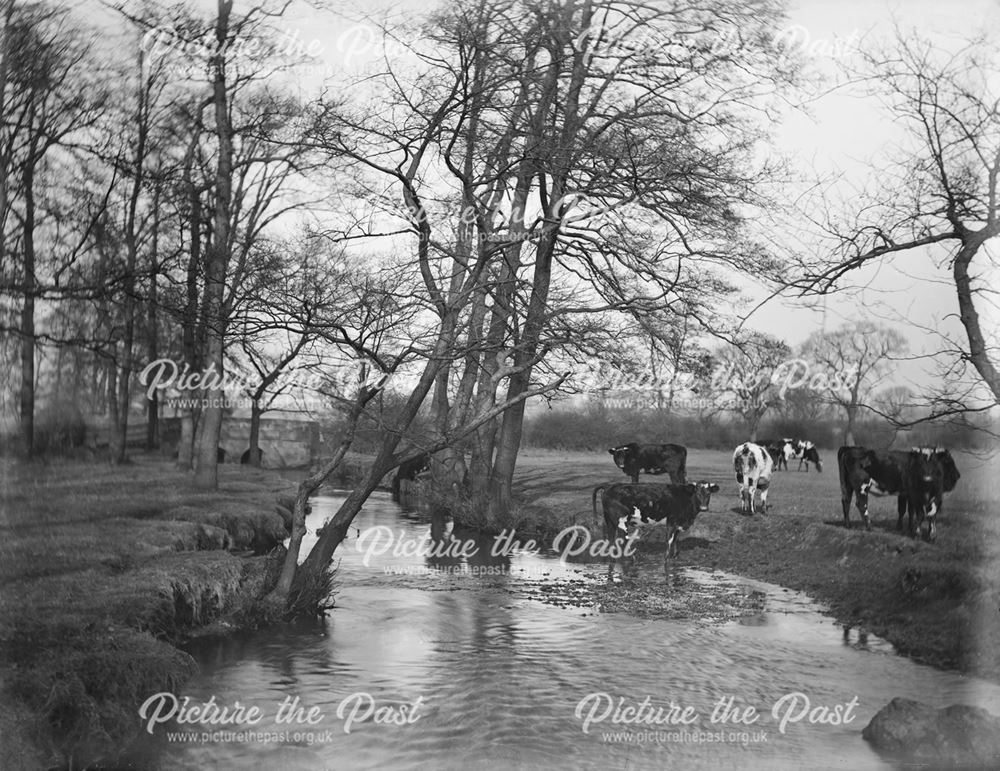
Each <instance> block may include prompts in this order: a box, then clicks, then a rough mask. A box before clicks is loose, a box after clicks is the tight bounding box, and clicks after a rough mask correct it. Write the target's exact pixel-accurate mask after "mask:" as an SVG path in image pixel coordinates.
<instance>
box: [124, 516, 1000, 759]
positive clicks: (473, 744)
mask: <svg viewBox="0 0 1000 771" xmlns="http://www.w3.org/2000/svg"><path fill="white" fill-rule="evenodd" d="M336 505H337V500H336V499H333V500H329V501H318V502H317V504H316V506H315V509H314V514H313V515H312V517H311V518H310V522H309V525H308V526H309V529H310V531H314V530H315V529H316V528H317V527H319V526H320V525H321V524H322V522H323V520H324V519H325V518H326V517H328V516H330V515H331V514H332V512H333V511H335V506H336ZM331 509H332V510H331ZM358 524H359V527H360V530H361V532H362V533H364V532H365V530H366V529H368V528H371V527H376V526H387V527H390V528H391V529H392V530H393V531H394V532H395V533H396V534H397V537H402V538H405V539H424V538H426V539H427V541H428V542H431V541H433V540H434V538H435V536H437V537H439V539H440V540H444V538H445V536H444V534H443V529H441V530H437V529H434V530H433V532H432V528H433V523H429V522H426V521H421V520H418V519H414V518H408V517H404V516H399V515H398V512H397V509H396V508H395V507H394V506H393V505H392V504H391V503H390V502H389V501H388V500H381V499H375V500H373V501H372V502H371V503H370V504H369V506H368V507H367V508H366V511H365V512H363V514H362V515H361V517H359V520H358ZM451 536H452V537H453V538H455V539H465V538H467V537H468V538H473V539H475V536H474V535H473V534H469V533H465V532H463V531H460V530H457V529H456V530H455V531H453V532H452V534H451ZM359 540H360V539H358V538H357V537H356V536H355V537H353V538H352V540H351V541H349V542H346V543H345V544H344V546H343V547H342V549H341V553H340V554H339V556H340V558H341V567H340V572H339V575H338V580H339V582H340V586H339V589H340V592H339V594H338V607H337V608H336V609H335V610H334V611H333V612H332V614H331V615H330V616H329V617H328V618H327V619H324V620H320V621H315V622H299V623H296V624H293V625H288V626H283V627H277V628H274V629H267V630H262V631H260V632H257V633H253V634H244V635H238V636H236V637H232V638H227V639H223V640H219V641H213V642H211V643H207V642H205V643H199V644H197V645H193V646H192V647H191V652H192V655H194V656H195V657H196V659H197V660H198V662H199V665H200V666H201V670H202V673H201V675H200V677H198V678H197V679H196V680H195V681H193V682H192V683H189V684H188V685H187V686H185V688H184V690H183V695H188V696H191V697H192V698H193V699H208V698H209V697H210V696H212V695H215V696H216V697H217V699H218V700H220V701H229V702H231V701H232V700H233V699H239V700H241V702H243V703H251V704H260V705H261V706H262V707H266V708H267V709H266V710H265V711H266V712H268V713H269V719H270V720H271V722H270V723H269V724H267V725H262V726H261V728H262V729H268V730H275V731H277V730H279V729H280V728H281V727H280V726H278V725H276V724H274V722H273V716H274V711H275V709H274V708H275V705H277V704H279V703H281V701H282V700H283V699H285V698H286V697H290V696H291V697H298V698H299V699H300V701H301V703H302V704H303V705H304V706H307V707H312V706H318V707H320V708H321V711H322V713H323V715H324V719H323V722H322V723H321V724H320V725H319V726H318V727H317V729H322V731H324V732H328V734H324V735H323V736H324V738H323V740H322V741H321V740H320V739H319V738H317V736H313V737H312V739H311V740H309V739H308V738H301V737H300V739H299V740H295V739H294V737H292V738H289V739H288V740H286V741H281V742H272V743H269V744H261V743H260V742H247V741H244V742H235V741H207V742H196V743H194V744H187V743H178V742H173V743H168V742H166V741H165V740H164V739H163V738H162V734H161V736H160V738H158V739H156V740H153V741H148V742H146V743H145V744H143V745H141V746H140V747H138V748H137V753H138V754H139V756H141V758H142V762H141V763H139V765H140V767H143V768H155V767H159V768H162V769H168V768H169V769H173V768H213V767H214V768H243V767H246V768H265V767H267V768H274V767H280V768H282V769H283V771H295V770H296V769H319V768H333V767H336V768H351V769H355V768H358V769H363V768H372V769H376V768H378V769H382V768H392V769H396V768H400V769H409V768H413V769H418V768H420V769H422V768H427V767H429V766H430V767H437V768H480V767H482V768H495V767H519V768H583V769H590V768H594V769H597V768H602V769H604V768H609V767H610V768H630V769H631V768H637V769H642V768H663V767H666V766H671V767H679V768H711V769H716V768H734V769H735V768H761V769H763V768H767V769H773V768H779V769H780V768H789V769H792V768H795V769H798V768H803V767H830V766H831V765H837V766H838V767H842V768H851V769H866V768H870V769H876V768H887V766H886V765H885V763H884V762H883V761H882V760H881V759H880V758H879V757H878V756H876V755H875V754H874V753H873V752H872V751H871V750H870V749H869V748H868V746H867V745H866V744H865V743H864V742H863V741H862V739H861V738H860V731H861V728H863V727H864V725H866V724H867V722H868V720H870V718H871V717H872V715H873V714H874V713H875V712H876V711H877V710H878V709H879V708H881V707H882V706H883V705H884V704H885V703H887V702H888V701H889V700H890V699H891V698H892V697H894V696H904V697H907V698H914V699H918V700H922V701H926V702H929V703H933V704H938V705H945V704H949V703H953V702H965V703H978V704H980V705H982V706H986V707H987V708H991V709H992V710H993V711H995V712H1000V688H997V687H996V686H992V685H988V684H985V683H979V682H977V681H974V680H971V679H967V678H961V677H957V676H955V675H953V674H950V673H945V672H938V671H935V670H932V669H930V668H928V667H923V666H920V665H917V664H914V663H913V662H910V661H908V660H906V659H903V658H900V657H897V656H890V655H873V654H872V653H871V650H872V649H873V648H874V649H878V643H879V642H880V641H877V639H876V638H874V636H872V635H868V636H867V638H866V639H865V640H864V642H863V639H862V636H861V633H860V632H855V631H852V630H841V629H839V628H837V627H836V626H835V625H834V624H833V623H832V622H831V621H830V620H829V619H828V618H826V617H824V616H821V615H820V614H818V613H817V612H816V607H817V606H816V604H815V603H813V602H812V601H810V600H809V598H807V597H805V596H803V595H800V594H798V593H795V592H788V591H785V590H781V589H780V588H778V587H773V586H768V585H766V584H759V583H757V582H742V581H741V582H740V583H741V584H742V585H746V584H749V585H750V586H751V587H753V588H754V589H755V590H757V591H759V592H761V593H762V597H763V602H762V607H763V610H761V611H760V612H759V613H755V614H754V615H752V616H749V617H748V618H747V619H744V621H743V622H742V623H739V624H736V623H731V624H709V623H704V622H700V621H697V620H695V621H692V620H686V621H664V620H650V619H642V618H635V617H631V616H627V615H621V614H598V615H588V614H585V613H582V612H581V609H580V608H565V609H564V608H558V607H552V606H550V605H545V604H542V603H540V602H537V601H536V600H533V599H531V598H530V594H529V593H526V592H525V591H524V587H525V586H526V585H529V584H530V585H538V584H546V582H548V583H550V584H553V585H555V582H562V583H563V584H569V583H571V582H572V583H573V585H576V586H579V585H581V584H582V583H584V582H587V581H592V582H603V572H604V569H605V566H604V565H602V564H600V563H598V564H595V565H591V566H581V565H579V564H567V565H564V564H560V562H559V561H558V560H557V559H554V558H552V557H550V556H546V555H544V554H537V553H529V552H526V551H523V550H519V549H513V550H512V551H511V553H510V554H505V555H494V554H492V553H491V546H492V543H493V541H492V539H480V540H479V541H476V544H477V546H481V547H483V548H478V549H477V551H476V552H475V554H474V555H472V556H470V557H468V558H456V557H423V556H420V557H400V556H394V555H393V554H392V553H391V552H386V553H385V554H383V555H381V556H379V557H378V559H376V560H373V561H371V563H370V564H365V562H364V552H363V551H360V550H358V548H357V543H358V542H359ZM306 548H308V546H307V547H306ZM487 569H488V570H495V571H496V572H495V573H489V574H488V575H483V571H485V570H487ZM629 580H633V581H634V580H643V581H645V580H648V579H647V578H646V577H642V578H641V579H629ZM657 580H658V581H665V583H664V584H663V585H662V586H663V590H664V591H667V592H670V593H677V594H681V593H686V592H694V593H706V592H712V591H715V590H718V589H719V588H720V587H723V586H724V585H726V584H727V582H728V583H729V584H731V583H732V582H734V581H736V579H734V577H732V576H725V575H724V574H719V573H713V572H706V571H698V570H691V569H687V568H684V567H683V566H680V565H675V566H673V567H672V569H671V570H670V571H668V574H667V576H666V579H664V578H662V577H658V579H657ZM622 588H623V590H625V589H627V587H626V586H623V587H622ZM845 642H846V643H847V644H845ZM600 692H605V693H607V694H609V696H610V697H611V698H612V699H613V700H615V701H616V702H617V701H618V700H620V702H621V703H622V704H625V705H630V704H633V705H634V704H637V703H640V702H641V701H642V700H643V699H645V698H648V699H649V700H650V701H651V702H652V703H654V704H660V705H663V704H667V703H669V702H671V701H674V702H676V703H681V704H684V705H690V706H692V707H694V708H695V709H696V710H697V712H698V713H699V714H700V715H701V723H700V728H701V729H703V730H708V729H711V728H712V726H711V725H710V724H709V720H708V716H709V715H710V714H711V712H712V709H713V705H715V704H716V703H717V702H718V700H719V699H720V698H725V697H727V696H731V697H732V698H733V703H734V705H736V706H737V707H739V708H741V709H742V708H745V707H746V706H754V707H757V708H758V709H759V710H760V712H761V714H762V719H761V724H760V726H759V727H760V728H761V729H762V730H765V731H767V732H768V736H767V739H766V741H757V742H755V743H748V742H744V741H740V740H739V739H738V737H736V738H734V739H732V740H730V739H729V737H728V734H727V737H726V739H725V740H723V741H719V742H712V743H707V742H702V741H695V740H693V739H690V738H689V739H683V738H681V739H677V740H674V739H667V738H664V737H666V735H667V732H666V731H665V730H664V731H661V730H660V728H661V727H656V726H652V727H650V726H630V725H627V724H622V723H617V724H616V723H614V722H613V721H612V720H611V718H610V717H609V718H608V719H607V720H606V721H604V722H603V723H599V724H597V725H596V727H591V729H590V732H589V733H584V731H583V730H582V725H581V720H580V718H579V717H578V716H577V715H576V713H575V711H576V709H577V707H578V705H579V704H580V702H581V700H582V699H585V698H586V697H588V696H589V695H590V694H593V693H600ZM790 692H802V693H804V694H806V695H807V696H808V698H809V699H810V700H811V701H812V703H814V704H835V703H844V702H846V701H848V700H849V699H851V698H853V697H855V696H856V697H857V698H858V702H859V708H858V717H857V719H856V722H854V723H853V724H852V725H845V726H810V725H793V726H790V727H789V730H788V731H787V733H785V734H780V733H778V732H777V731H776V730H775V725H774V721H773V720H772V719H771V717H770V711H769V710H770V708H771V706H772V705H773V704H774V703H775V702H776V700H778V699H779V698H780V697H781V696H782V695H784V694H787V693H790ZM359 693H362V694H366V695H368V696H370V698H371V699H372V700H373V701H374V702H375V703H378V704H385V705H399V704H409V703H413V702H414V701H415V700H416V699H422V700H423V705H422V707H421V711H420V715H421V716H420V718H419V720H418V721H416V722H415V723H413V724H411V725H401V726H388V725H379V724H377V723H376V722H375V721H374V720H373V719H370V720H366V721H364V722H362V723H359V724H357V725H355V726H353V727H352V728H351V730H350V732H346V731H345V730H344V721H343V720H342V719H340V718H338V717H337V714H338V708H339V707H340V706H341V705H342V704H343V703H344V700H345V699H349V698H351V697H352V695H354V694H359ZM631 728H636V729H637V730H638V731H639V733H636V734H634V735H632V737H631V738H622V737H621V736H618V735H617V734H614V735H612V734H611V733H609V732H616V731H619V730H622V729H631ZM649 728H652V729H653V730H651V731H649V730H646V729H649ZM185 730H190V729H185ZM193 730H198V729H193ZM643 731H645V733H642V732H643ZM640 733H641V735H642V737H644V738H637V737H638V736H639V735H640ZM327 736H328V737H329V740H328V739H327V738H325V737H327ZM616 737H617V738H616ZM832 759H836V760H835V761H833V760H832Z"/></svg>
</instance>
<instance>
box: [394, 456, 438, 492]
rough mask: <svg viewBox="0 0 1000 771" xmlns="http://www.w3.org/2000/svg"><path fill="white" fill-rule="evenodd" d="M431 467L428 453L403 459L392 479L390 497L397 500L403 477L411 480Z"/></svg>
mask: <svg viewBox="0 0 1000 771" xmlns="http://www.w3.org/2000/svg"><path fill="white" fill-rule="evenodd" d="M430 467H431V456H430V454H429V453H426V452H424V453H421V454H420V455H418V456H417V457H415V458H411V459H410V460H405V461H403V462H402V463H400V464H399V468H398V469H397V470H396V476H395V477H393V480H392V499H393V500H394V501H396V502H399V494H400V489H401V487H402V485H401V482H402V481H403V480H404V479H405V480H407V481H409V482H413V481H414V480H416V478H417V477H418V476H419V475H420V474H422V473H424V472H425V471H427V469H429V468H430Z"/></svg>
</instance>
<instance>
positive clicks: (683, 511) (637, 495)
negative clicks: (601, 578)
mask: <svg viewBox="0 0 1000 771" xmlns="http://www.w3.org/2000/svg"><path fill="white" fill-rule="evenodd" d="M718 491H719V486H718V485H717V484H712V483H709V482H698V483H697V484H695V483H693V482H692V483H688V484H683V485H681V484H651V483H642V484H638V483H628V482H619V483H605V484H603V485H598V486H597V487H595V488H594V491H593V493H592V496H591V498H592V503H593V506H594V517H595V518H596V517H597V496H598V493H602V497H601V509H602V512H603V515H604V534H605V536H606V538H607V540H608V543H609V544H611V545H613V546H615V547H616V553H617V554H618V555H620V554H622V551H621V550H622V549H624V547H625V544H626V543H628V542H634V541H635V539H636V538H637V537H638V534H637V529H638V527H639V525H640V524H645V523H649V522H665V523H666V527H667V550H666V553H665V554H664V556H663V565H664V568H666V566H667V558H668V557H671V556H674V555H676V553H677V542H676V539H677V535H678V534H679V533H683V532H685V531H686V530H688V528H690V527H691V525H693V524H694V520H695V518H696V517H697V516H698V513H699V512H702V511H708V506H709V503H710V502H711V500H712V493H716V492H718ZM613 566H614V558H612V561H611V567H613Z"/></svg>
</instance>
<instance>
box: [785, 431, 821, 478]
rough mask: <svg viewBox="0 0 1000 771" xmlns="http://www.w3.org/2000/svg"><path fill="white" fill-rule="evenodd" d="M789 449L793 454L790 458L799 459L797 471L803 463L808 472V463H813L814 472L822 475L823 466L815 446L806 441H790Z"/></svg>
mask: <svg viewBox="0 0 1000 771" xmlns="http://www.w3.org/2000/svg"><path fill="white" fill-rule="evenodd" d="M791 447H792V450H793V452H794V454H793V455H792V457H794V458H798V459H799V471H801V470H802V464H803V463H805V464H806V471H808V470H809V464H810V463H815V464H816V470H817V471H818V472H820V473H821V474H822V473H823V464H822V462H820V459H819V452H818V451H817V450H816V445H814V444H813V443H812V442H810V441H808V440H806V439H795V440H793V441H792V443H791ZM786 468H787V465H786Z"/></svg>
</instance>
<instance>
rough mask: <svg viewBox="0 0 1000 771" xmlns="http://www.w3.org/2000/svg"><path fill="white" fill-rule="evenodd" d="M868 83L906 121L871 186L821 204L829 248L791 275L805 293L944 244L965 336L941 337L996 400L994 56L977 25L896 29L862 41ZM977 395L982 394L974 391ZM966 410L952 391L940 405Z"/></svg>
mask: <svg viewBox="0 0 1000 771" xmlns="http://www.w3.org/2000/svg"><path fill="white" fill-rule="evenodd" d="M860 55H861V57H862V64H861V67H860V71H859V72H852V74H853V75H855V76H857V77H858V78H859V82H860V83H861V86H862V88H863V89H864V90H865V94H866V95H868V96H877V97H879V98H880V99H881V101H882V104H883V105H884V107H885V110H886V113H887V114H888V115H890V116H891V117H892V119H893V121H894V122H895V123H896V124H897V125H899V126H902V127H903V128H904V129H905V132H906V133H905V135H904V137H903V138H902V141H899V142H897V143H896V144H895V146H894V147H893V148H891V149H889V150H888V152H887V153H886V154H885V155H884V157H888V159H889V160H888V162H887V163H886V164H884V165H882V166H880V167H873V168H872V175H871V178H872V183H871V185H870V189H868V190H867V191H865V192H863V193H862V194H861V195H860V196H859V195H854V196H852V200H851V201H850V202H849V204H847V205H846V206H844V207H843V208H844V212H843V213H841V212H827V213H826V214H825V215H824V217H823V218H821V219H818V220H817V224H818V225H819V226H820V228H821V229H822V231H823V232H824V233H825V237H826V239H827V243H828V245H829V247H830V248H829V249H828V250H826V251H824V252H823V253H821V254H820V255H819V259H811V260H809V261H807V262H805V263H804V264H803V266H802V267H803V271H802V275H801V276H800V277H799V278H797V279H796V280H795V281H794V282H793V285H794V286H795V287H797V288H798V289H799V290H800V291H801V292H802V293H804V294H814V293H827V292H831V291H834V290H836V289H838V288H841V287H842V286H844V284H845V282H846V281H847V280H848V278H849V276H848V274H850V273H852V272H854V271H860V270H861V269H863V268H869V269H870V268H872V267H874V266H877V265H880V264H882V263H885V262H887V261H890V260H893V259H902V258H904V257H905V256H906V255H912V254H915V253H919V252H920V251H922V250H932V249H935V248H936V249H941V248H943V249H946V250H947V257H948V259H947V260H944V261H943V264H944V266H946V269H947V272H948V281H949V283H950V284H951V287H952V288H953V290H954V292H955V295H954V296H955V300H956V309H957V311H958V314H957V315H958V318H959V320H960V322H961V325H962V329H963V334H964V339H962V340H952V339H948V338H944V343H943V346H942V351H941V353H942V354H944V355H945V356H946V357H948V358H949V359H950V361H951V362H952V363H953V366H952V370H953V371H954V370H956V369H957V370H961V369H964V368H965V366H966V364H971V365H972V367H973V368H974V370H975V373H976V374H977V375H978V378H979V379H980V380H981V382H982V383H983V384H985V386H986V388H987V389H988V391H989V394H990V395H991V398H990V399H987V400H986V402H985V405H983V406H985V407H989V406H993V405H995V404H997V403H1000V359H998V356H1000V351H998V349H997V346H996V344H995V342H994V341H995V339H996V334H997V331H998V327H997V324H996V322H995V317H993V318H991V314H992V313H993V309H994V305H993V301H992V300H991V299H990V297H989V293H990V292H991V291H992V290H991V287H990V283H989V282H990V276H991V274H995V271H996V269H997V262H996V247H995V243H996V242H995V240H994V239H996V237H997V236H998V235H1000V189H998V181H1000V110H998V109H997V105H998V103H1000V80H998V76H1000V59H998V54H997V47H996V40H995V39H993V40H992V41H991V40H990V39H989V38H988V37H986V36H984V37H982V38H981V39H977V40H974V41H972V42H969V43H967V44H965V45H963V46H962V47H961V48H959V49H958V50H954V49H950V50H945V49H944V48H942V47H941V46H939V45H935V44H933V43H931V42H929V41H928V40H927V39H925V38H922V37H920V36H918V35H917V34H916V33H909V32H906V33H904V32H903V31H902V30H899V29H897V31H896V39H895V42H894V44H893V45H888V46H887V45H884V44H883V43H882V41H879V43H878V44H877V45H873V46H872V47H871V48H870V49H869V50H867V51H863V52H861V54H860ZM980 404H981V405H982V402H980ZM968 409H969V404H967V403H965V402H962V403H957V402H955V401H954V400H952V399H949V400H948V401H947V402H946V403H943V404H939V405H937V408H936V410H935V412H936V413H937V414H939V415H940V414H950V413H954V412H962V411H966V410H968Z"/></svg>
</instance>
